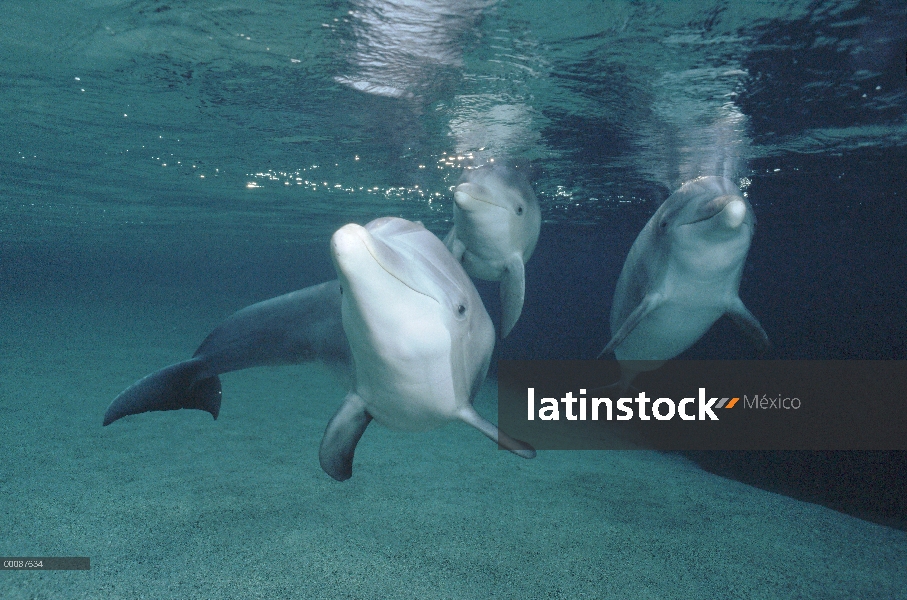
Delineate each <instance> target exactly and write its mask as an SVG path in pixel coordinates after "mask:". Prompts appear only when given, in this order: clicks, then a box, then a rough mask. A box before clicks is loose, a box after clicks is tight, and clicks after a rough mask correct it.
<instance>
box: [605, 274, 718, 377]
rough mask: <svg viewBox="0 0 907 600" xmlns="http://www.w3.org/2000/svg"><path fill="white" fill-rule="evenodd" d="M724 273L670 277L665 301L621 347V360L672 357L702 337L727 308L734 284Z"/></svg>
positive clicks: (618, 349)
mask: <svg viewBox="0 0 907 600" xmlns="http://www.w3.org/2000/svg"><path fill="white" fill-rule="evenodd" d="M732 285H733V284H732V283H731V282H730V280H729V278H728V277H726V276H724V274H723V273H722V274H719V275H718V276H716V277H711V278H707V279H702V278H697V277H696V276H695V275H692V274H690V273H684V274H681V275H680V276H675V277H672V278H670V280H669V281H667V282H666V284H665V286H664V287H663V288H662V289H665V292H664V293H663V297H664V301H663V303H662V304H660V305H659V306H658V307H657V308H655V309H654V310H652V311H651V312H650V313H649V314H648V315H646V317H645V318H643V319H642V321H640V323H639V324H638V325H637V326H636V327H635V328H634V329H633V331H632V332H631V333H630V334H629V335H628V336H627V337H626V339H624V341H623V343H621V344H620V346H618V347H617V348H616V349H615V351H614V354H615V356H616V357H617V358H618V360H668V359H671V358H674V357H675V356H677V355H678V354H680V353H681V352H683V351H684V350H686V349H687V348H689V347H690V346H692V345H693V344H695V343H696V342H697V341H698V340H699V338H701V337H702V336H703V335H704V334H705V332H706V331H708V330H709V328H710V327H711V326H712V325H713V324H714V323H715V321H717V320H718V319H719V318H720V317H721V315H723V314H724V312H725V311H726V310H727V298H728V296H729V290H730V288H731V287H732Z"/></svg>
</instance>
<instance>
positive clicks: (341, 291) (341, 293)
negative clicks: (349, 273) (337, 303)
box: [340, 285, 343, 296]
mask: <svg viewBox="0 0 907 600" xmlns="http://www.w3.org/2000/svg"><path fill="white" fill-rule="evenodd" d="M340 295H341V296H342V295H343V286H342V285H341V286H340Z"/></svg>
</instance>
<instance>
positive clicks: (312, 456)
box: [0, 277, 907, 600]
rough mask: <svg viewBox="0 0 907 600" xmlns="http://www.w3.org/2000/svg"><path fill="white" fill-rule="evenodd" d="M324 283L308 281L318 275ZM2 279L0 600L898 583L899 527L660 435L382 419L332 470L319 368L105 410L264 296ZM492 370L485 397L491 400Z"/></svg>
mask: <svg viewBox="0 0 907 600" xmlns="http://www.w3.org/2000/svg"><path fill="white" fill-rule="evenodd" d="M313 283H314V282H313ZM42 285H44V288H43V290H44V293H43V294H36V293H34V290H31V291H30V292H28V293H26V292H22V293H16V291H15V290H12V291H8V293H7V294H5V295H4V298H3V304H2V312H3V318H2V321H3V323H4V326H3V328H2V336H3V339H2V343H0V347H2V358H3V362H4V364H5V367H4V376H3V377H2V379H0V396H2V397H4V398H8V399H10V400H11V401H9V402H3V403H0V439H3V440H4V450H3V452H4V459H3V461H2V462H0V515H2V539H0V543H2V549H0V554H6V555H17V556H28V555H31V556H89V557H90V558H91V570H89V571H40V572H24V571H5V572H0V598H3V599H4V600H6V599H20V598H35V599H38V598H42V599H43V598H48V599H58V598H130V599H131V598H207V599H211V598H397V597H400V598H848V599H853V598H860V599H871V598H880V599H882V598H884V599H892V598H907V533H905V532H903V531H899V530H896V529H892V528H887V527H884V526H881V525H876V524H873V523H869V522H866V521H862V520H859V519H856V518H854V517H850V516H847V515H844V514H841V513H838V512H835V511H832V510H829V509H827V508H824V507H821V506H817V505H814V504H809V503H804V502H799V501H796V500H794V499H791V498H788V497H785V496H781V495H776V494H772V493H768V492H765V491H761V490H758V489H756V488H753V487H749V486H746V485H744V484H741V483H738V482H735V481H731V480H727V479H723V478H721V477H717V476H714V475H710V474H708V473H705V472H703V471H701V470H700V469H699V468H698V467H696V466H695V465H693V464H692V463H688V462H686V461H685V460H682V459H679V458H675V457H672V456H667V455H660V454H657V453H654V452H642V451H639V452H613V451H612V452H595V451H580V452H567V451H543V452H539V455H538V457H537V458H536V459H535V460H532V461H526V460H522V459H519V458H517V457H515V456H513V455H511V454H509V453H507V452H503V451H499V450H497V449H496V448H495V447H494V445H493V444H491V443H490V442H489V441H488V440H487V439H486V438H485V437H484V436H482V435H480V434H479V433H477V432H476V431H474V430H473V429H471V428H469V427H467V426H466V425H460V424H455V425H451V426H448V427H446V428H442V429H439V430H436V431H433V432H429V433H425V434H402V433H396V432H392V431H389V430H387V429H384V428H382V427H380V426H376V425H372V426H371V427H370V428H369V430H368V431H367V432H366V435H365V436H364V437H363V440H362V442H361V443H360V445H359V447H358V450H357V453H356V460H355V465H354V475H353V478H352V479H351V480H349V481H347V482H344V483H338V482H336V481H333V480H332V479H331V478H329V477H328V476H327V475H325V474H324V473H323V472H322V470H321V469H320V468H319V465H318V445H319V442H320V439H321V435H322V432H323V430H324V427H325V425H326V423H327V421H328V419H329V418H330V417H331V415H332V414H333V411H334V410H335V409H336V407H337V406H338V403H339V402H340V400H341V398H342V397H343V395H344V392H345V391H344V389H343V388H342V387H341V386H340V384H339V382H337V381H336V380H335V379H333V377H332V376H331V374H330V373H329V372H328V371H327V369H325V368H324V367H321V366H319V365H314V364H313V365H303V366H298V367H281V368H276V367H275V368H260V369H252V370H247V371H243V372H239V373H232V374H227V375H225V376H223V378H222V380H223V389H224V401H223V405H222V409H221V414H220V417H219V418H218V420H217V421H212V419H211V417H210V416H209V415H208V414H207V413H202V412H199V411H174V412H169V413H149V414H144V415H137V416H134V417H130V418H126V419H123V420H121V421H119V422H117V423H115V424H113V425H111V426H109V427H101V419H102V415H103V412H104V410H105V408H106V406H107V404H108V403H109V402H110V401H111V400H112V399H113V398H114V397H115V396H116V395H117V394H118V393H119V392H120V391H122V389H124V388H125V387H126V386H128V385H129V384H131V383H132V382H133V381H134V380H136V379H138V378H139V377H141V376H143V375H145V374H147V373H149V372H151V371H153V370H156V369H157V368H160V367H163V366H165V365H167V364H170V363H172V362H176V361H178V360H182V359H184V358H186V357H188V356H189V355H191V353H192V352H193V351H194V349H195V347H196V346H197V345H198V343H199V342H200V341H201V340H202V339H203V338H204V336H205V335H206V334H207V332H208V331H209V330H210V329H211V328H212V327H213V326H214V325H216V324H217V323H218V322H219V321H220V320H221V319H222V318H223V317H225V316H227V315H228V314H230V313H231V312H232V311H233V310H235V309H238V308H241V307H242V306H245V305H247V304H249V303H251V302H253V301H255V300H258V299H261V298H260V297H255V296H254V295H253V292H248V294H246V295H242V294H236V293H232V292H231V293H227V292H224V293H223V294H221V295H217V294H215V293H213V292H212V289H213V288H212V287H211V286H201V287H193V286H187V285H183V284H182V283H181V282H174V283H173V284H172V285H164V284H161V283H155V284H149V283H147V282H145V283H142V282H140V281H131V282H130V281H129V278H128V277H124V278H123V281H117V282H115V283H108V284H104V283H103V282H101V281H94V282H92V283H91V284H90V285H89V284H83V285H79V284H74V283H73V282H71V281H70V282H65V281H62V280H52V279H49V280H48V281H46V282H45V283H44V284H42ZM495 399H496V395H495V387H494V382H493V381H489V382H488V383H487V384H486V386H485V388H484V390H483V392H482V394H481V396H480V398H479V399H478V400H477V403H476V405H477V407H478V409H479V411H480V412H481V413H482V414H484V415H486V416H488V417H490V418H492V419H494V418H495V415H496V407H495V401H496V400H495Z"/></svg>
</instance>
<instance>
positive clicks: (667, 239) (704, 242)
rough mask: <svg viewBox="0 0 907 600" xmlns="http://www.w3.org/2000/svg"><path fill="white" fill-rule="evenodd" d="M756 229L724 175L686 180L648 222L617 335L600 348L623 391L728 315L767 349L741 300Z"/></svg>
mask: <svg viewBox="0 0 907 600" xmlns="http://www.w3.org/2000/svg"><path fill="white" fill-rule="evenodd" d="M755 224H756V218H755V216H754V215H753V209H752V207H751V206H750V204H749V202H748V201H747V200H746V199H745V198H744V197H743V196H741V195H740V191H739V190H738V188H737V187H736V186H735V185H734V184H733V183H732V182H730V181H729V180H727V179H725V178H724V177H700V178H698V179H694V180H692V181H688V182H687V183H685V184H683V186H681V187H680V189H678V190H677V191H676V192H674V193H673V194H671V196H670V197H669V198H668V199H667V200H665V202H664V204H662V205H661V207H660V208H659V209H658V210H657V211H656V212H655V214H654V215H653V216H652V218H651V219H650V220H649V222H648V223H646V225H645V227H643V230H642V231H641V232H640V234H639V236H638V237H637V238H636V241H635V242H634V243H633V246H632V247H631V248H630V253H629V255H628V256H627V260H626V262H625V263H624V268H623V270H622V271H621V274H620V278H619V279H618V281H617V288H616V289H615V291H614V302H613V304H612V306H611V331H612V334H613V337H612V338H611V341H610V342H608V345H607V346H605V349H604V350H602V354H605V353H606V352H608V351H611V350H613V351H614V355H615V356H616V358H617V360H619V361H621V368H622V375H621V383H622V384H623V386H624V387H626V386H627V385H629V383H630V382H631V381H632V380H633V378H634V377H635V376H636V375H637V374H638V373H639V372H641V371H644V370H651V369H655V368H657V367H658V366H659V365H660V364H661V362H662V361H665V360H668V359H670V358H673V357H675V356H677V355H678V354H680V353H681V352H683V351H684V350H686V349H687V348H689V347H690V346H692V345H693V344H694V343H695V342H696V341H697V340H698V339H699V338H701V337H702V336H703V334H705V332H706V331H708V329H709V328H710V327H711V326H712V324H713V323H715V321H717V320H718V319H719V318H720V317H721V316H722V315H725V314H726V315H728V316H729V317H730V318H731V319H732V320H733V321H734V322H735V323H737V324H738V325H739V326H740V327H741V328H742V329H743V331H744V332H746V333H747V334H748V335H749V337H751V338H752V339H754V340H755V341H756V342H757V343H758V344H759V345H760V346H761V347H763V348H765V347H767V346H768V345H769V341H768V336H767V335H766V333H765V330H763V329H762V326H761V325H760V324H759V321H758V320H757V319H756V317H754V316H753V314H752V313H751V312H750V311H749V310H747V308H746V307H745V306H744V305H743V302H742V301H741V300H740V296H739V295H738V292H739V289H740V278H741V276H742V274H743V263H744V261H745V259H746V255H747V252H748V251H749V247H750V241H751V239H752V237H753V230H754V228H755ZM599 356H601V355H599ZM623 361H652V362H650V363H639V362H629V363H627V362H623Z"/></svg>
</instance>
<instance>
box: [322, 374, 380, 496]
mask: <svg viewBox="0 0 907 600" xmlns="http://www.w3.org/2000/svg"><path fill="white" fill-rule="evenodd" d="M371 420H372V415H370V414H369V413H368V411H367V410H365V402H364V401H363V400H362V398H361V397H359V394H357V393H356V392H350V393H348V394H347V395H346V398H344V400H343V404H341V405H340V408H339V409H338V410H337V413H336V414H335V415H334V416H333V417H332V418H331V421H330V422H329V423H328V426H327V429H325V430H324V437H323V438H322V439H321V449H320V450H319V452H318V458H319V461H320V462H321V468H322V469H324V472H325V473H327V474H328V475H330V476H331V477H333V478H334V479H336V480H337V481H346V480H347V479H349V478H350V477H352V476H353V453H355V452H356V444H358V443H359V438H361V437H362V434H363V433H365V428H366V427H368V424H369V422H370V421H371Z"/></svg>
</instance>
